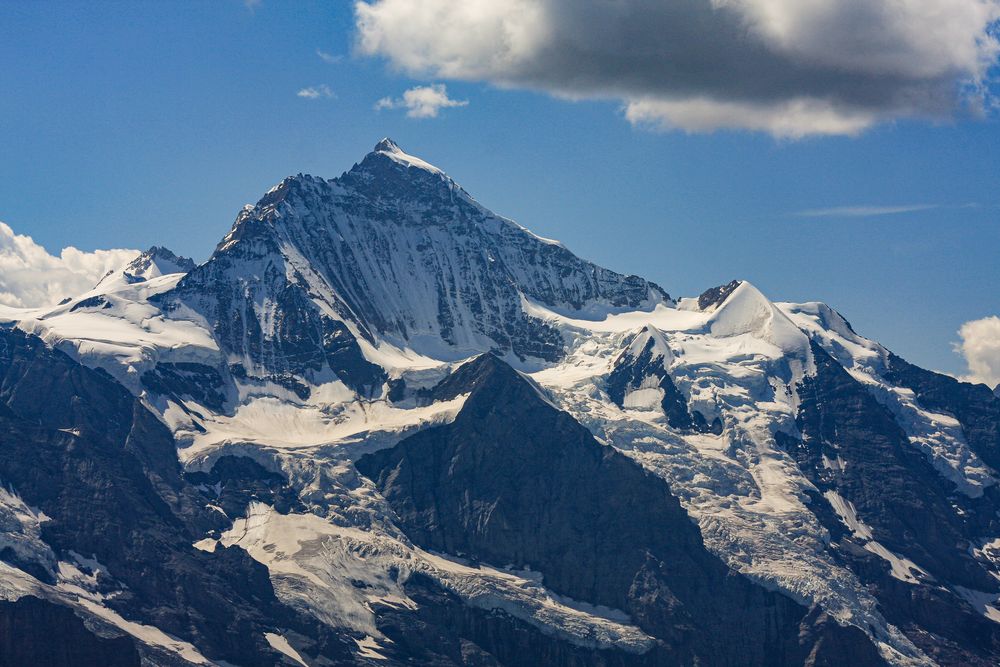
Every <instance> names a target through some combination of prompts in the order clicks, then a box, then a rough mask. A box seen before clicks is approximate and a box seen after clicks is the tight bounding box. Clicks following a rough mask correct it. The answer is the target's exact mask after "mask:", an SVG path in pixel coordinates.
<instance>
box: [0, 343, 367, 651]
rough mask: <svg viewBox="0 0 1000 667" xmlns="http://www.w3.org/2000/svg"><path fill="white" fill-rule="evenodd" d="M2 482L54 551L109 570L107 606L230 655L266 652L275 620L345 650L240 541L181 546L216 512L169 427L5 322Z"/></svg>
mask: <svg viewBox="0 0 1000 667" xmlns="http://www.w3.org/2000/svg"><path fill="white" fill-rule="evenodd" d="M0 483H2V484H3V485H4V486H6V487H8V488H12V489H13V490H14V491H15V492H16V493H17V494H18V495H19V496H20V497H21V498H23V500H24V501H25V502H26V503H27V504H28V505H30V506H32V507H35V508H37V509H39V510H41V511H42V512H44V514H45V515H46V516H47V517H48V520H46V521H45V522H43V523H42V524H41V538H42V539H43V540H44V542H45V543H46V544H47V545H48V546H50V547H51V548H52V549H53V550H54V551H55V553H56V554H57V556H58V557H60V558H61V559H64V560H71V556H70V554H69V552H70V551H73V552H76V553H79V554H86V555H87V557H88V558H89V557H93V558H95V559H96V560H97V561H99V562H100V563H101V565H102V566H104V568H106V569H107V573H106V576H105V574H104V573H102V574H101V575H100V577H99V581H100V582H102V585H103V586H104V587H105V588H106V590H107V591H109V592H111V591H114V592H116V595H114V596H112V597H111V598H110V599H109V600H108V605H109V606H110V607H112V608H114V609H115V610H116V611H118V612H119V613H120V614H121V615H122V616H124V617H125V618H127V619H130V620H136V621H137V622H140V623H146V624H151V625H155V626H157V627H158V628H160V629H161V630H163V631H164V632H167V633H169V634H172V635H174V636H177V637H180V638H182V639H185V640H187V641H189V642H191V643H193V644H194V645H195V646H197V647H198V648H199V649H200V650H201V651H202V652H203V653H204V654H205V655H206V656H208V657H212V658H217V659H224V660H227V661H229V662H232V663H234V664H241V665H260V666H262V667H263V666H265V665H268V666H270V665H273V664H274V663H275V658H274V655H275V654H274V653H273V650H272V649H271V648H270V647H269V646H268V645H267V644H266V643H265V641H264V637H263V633H264V632H265V631H271V630H272V629H273V628H275V627H282V628H292V629H295V628H297V629H299V630H300V631H302V632H303V634H306V635H308V636H311V637H313V638H314V639H315V640H316V645H315V647H314V648H315V651H316V652H317V653H321V654H323V653H325V654H326V655H327V656H328V657H330V658H331V659H333V658H345V659H346V657H347V656H349V653H348V652H347V650H346V648H344V647H343V646H342V645H341V644H340V640H333V641H331V640H330V637H329V635H330V633H329V632H328V631H325V630H323V629H321V628H319V627H317V624H315V623H313V622H312V621H310V620H308V619H304V618H301V617H300V616H299V615H298V614H297V613H296V612H293V611H292V610H290V609H288V608H286V607H285V606H283V605H282V604H281V603H280V602H278V600H277V599H276V598H275V596H274V592H273V589H272V588H271V583H270V579H269V577H268V573H267V570H266V569H265V568H264V567H263V566H262V565H260V564H258V563H256V562H255V561H253V560H252V559H250V557H249V556H248V555H247V554H246V552H245V551H243V550H242V549H240V548H238V547H229V548H218V549H216V551H215V552H214V553H205V552H203V551H200V550H198V549H195V548H194V547H193V546H191V545H192V542H194V541H195V540H196V539H198V537H200V536H202V535H204V534H205V532H206V531H208V530H209V529H211V528H213V527H220V524H219V519H218V516H213V513H211V512H209V511H208V510H206V509H205V508H204V499H203V498H201V497H200V496H199V495H198V493H197V492H196V491H195V490H194V489H193V488H192V487H191V486H190V485H189V484H187V483H186V482H185V481H184V480H183V479H182V477H181V474H180V465H179V463H178V461H177V454H176V449H175V445H174V441H173V438H172V437H171V435H170V433H169V431H167V429H166V427H165V426H164V425H163V424H162V423H161V422H160V421H159V420H157V419H156V417H154V416H153V415H152V414H151V413H150V412H148V411H147V410H146V409H145V408H144V407H143V406H142V404H141V403H140V402H139V401H138V399H136V398H135V397H133V396H132V395H131V394H129V393H128V392H127V391H126V390H125V389H124V388H123V387H121V386H120V385H118V384H116V383H115V382H114V381H113V380H111V379H110V378H109V377H106V376H105V375H103V374H101V373H99V372H96V371H93V370H90V369H88V368H85V367H83V366H81V365H79V364H77V363H76V362H74V361H73V360H71V359H70V358H69V357H68V356H66V355H64V354H63V353H61V352H57V351H54V350H51V349H49V348H47V347H46V346H45V345H44V344H43V343H42V341H41V340H39V339H38V338H35V337H33V336H28V335H25V334H23V333H21V332H19V331H10V330H0ZM216 514H217V513H216ZM196 536H197V537H196ZM69 637H71V636H70V635H67V636H66V637H63V636H53V637H52V638H51V641H52V642H53V643H54V644H59V643H60V642H63V641H66V640H68V638H69ZM70 648H71V647H63V648H62V649H59V650H63V651H66V650H69V649H70ZM54 650H55V649H54ZM25 664H30V663H25ZM81 664H82V663H81ZM95 664H96V663H95Z"/></svg>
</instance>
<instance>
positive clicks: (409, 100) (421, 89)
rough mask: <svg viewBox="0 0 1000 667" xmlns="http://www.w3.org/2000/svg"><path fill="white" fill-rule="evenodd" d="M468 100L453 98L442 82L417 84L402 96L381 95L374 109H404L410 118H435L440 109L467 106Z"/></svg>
mask: <svg viewBox="0 0 1000 667" xmlns="http://www.w3.org/2000/svg"><path fill="white" fill-rule="evenodd" d="M468 104H469V101H468V100H453V99H451V98H450V97H448V90H447V89H446V88H445V85H444V84H443V83H434V84H431V85H429V86H417V87H415V88H410V89H409V90H407V91H405V92H404V93H403V96H402V97H397V98H392V97H383V98H382V99H380V100H379V101H378V102H376V103H375V110H376V111H379V110H381V109H406V115H407V116H408V117H410V118H437V116H438V112H439V111H440V110H441V109H446V108H449V107H464V106H468Z"/></svg>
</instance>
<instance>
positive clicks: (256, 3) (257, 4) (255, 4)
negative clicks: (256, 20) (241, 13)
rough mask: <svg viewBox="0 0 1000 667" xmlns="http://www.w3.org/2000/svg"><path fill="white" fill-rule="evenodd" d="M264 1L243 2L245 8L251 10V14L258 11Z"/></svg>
mask: <svg viewBox="0 0 1000 667" xmlns="http://www.w3.org/2000/svg"><path fill="white" fill-rule="evenodd" d="M261 2H262V0H243V6H244V7H246V8H247V9H249V10H250V11H251V12H255V11H257V8H258V7H260V5H261Z"/></svg>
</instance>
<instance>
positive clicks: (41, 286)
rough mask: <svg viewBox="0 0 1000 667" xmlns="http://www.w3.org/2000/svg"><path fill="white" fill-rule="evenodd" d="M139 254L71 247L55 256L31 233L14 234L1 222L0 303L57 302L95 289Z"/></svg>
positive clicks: (29, 303)
mask: <svg viewBox="0 0 1000 667" xmlns="http://www.w3.org/2000/svg"><path fill="white" fill-rule="evenodd" d="M138 254H139V251H138V250H125V249H120V248H116V249H112V250H94V251H93V252H85V251H83V250H78V249H77V248H74V247H72V246H70V247H67V248H63V249H62V251H61V252H60V253H59V255H52V254H50V253H49V252H48V251H47V250H46V249H45V248H43V247H42V246H40V245H39V244H37V243H35V241H34V239H32V238H31V237H30V236H25V235H23V234H15V233H14V230H13V229H11V228H10V227H9V226H7V225H6V224H4V223H2V222H0V304H3V305H5V306H15V307H24V308H27V307H36V306H47V305H54V304H56V303H58V302H59V301H61V300H62V299H64V298H65V297H68V296H77V295H79V294H82V293H84V292H86V291H87V290H90V289H92V288H93V287H94V285H96V284H97V282H98V281H99V280H100V279H101V278H103V277H104V275H105V274H107V273H108V271H112V270H114V269H117V268H120V267H122V266H124V265H125V264H127V263H128V262H130V261H132V260H133V259H135V258H136V256H137V255H138Z"/></svg>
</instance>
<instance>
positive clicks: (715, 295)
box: [698, 280, 743, 310]
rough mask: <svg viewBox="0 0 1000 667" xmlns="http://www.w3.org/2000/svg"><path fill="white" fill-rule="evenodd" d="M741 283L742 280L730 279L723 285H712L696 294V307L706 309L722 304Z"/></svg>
mask: <svg viewBox="0 0 1000 667" xmlns="http://www.w3.org/2000/svg"><path fill="white" fill-rule="evenodd" d="M742 284H743V281H742V280H732V281H730V282H728V283H726V284H725V285H719V286H718V287H712V288H710V289H707V290H705V291H704V292H702V293H701V295H699V296H698V308H700V309H701V310H708V309H709V308H712V307H713V306H718V305H720V304H722V302H723V301H725V300H726V299H728V298H729V295H730V294H732V293H733V292H734V291H736V288H737V287H739V286H740V285H742Z"/></svg>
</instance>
